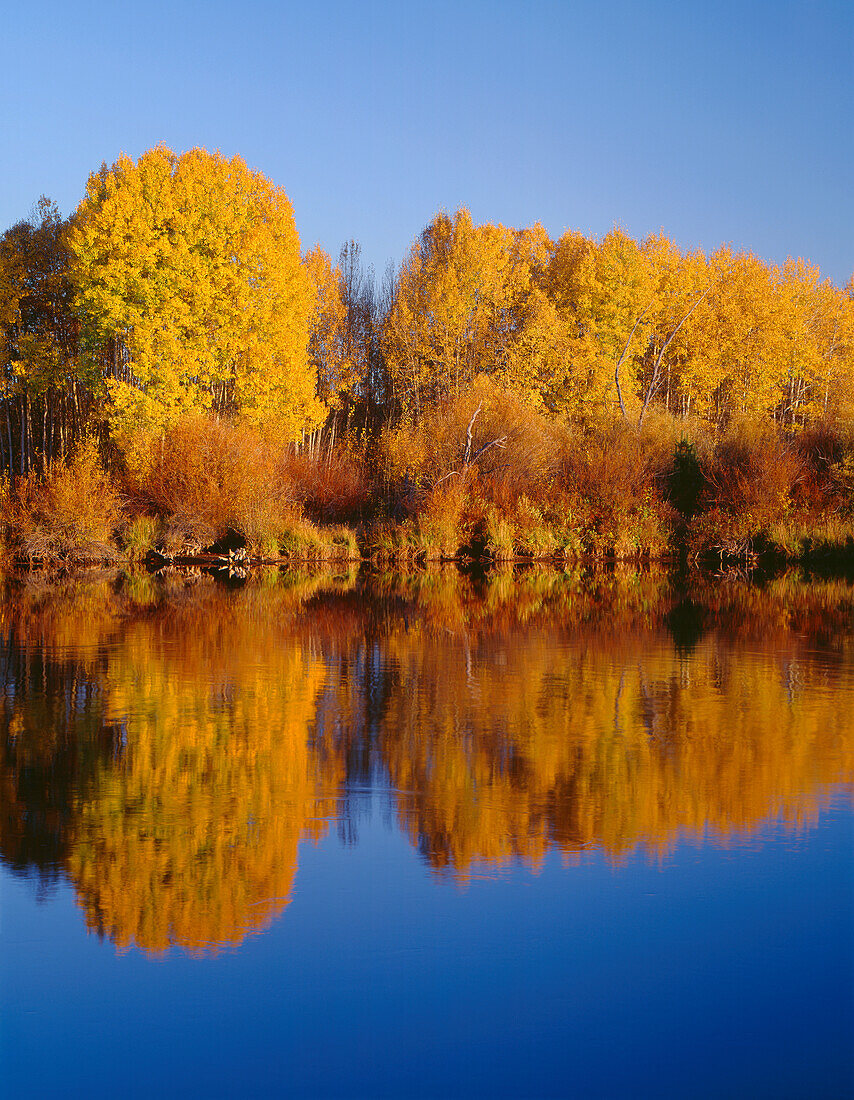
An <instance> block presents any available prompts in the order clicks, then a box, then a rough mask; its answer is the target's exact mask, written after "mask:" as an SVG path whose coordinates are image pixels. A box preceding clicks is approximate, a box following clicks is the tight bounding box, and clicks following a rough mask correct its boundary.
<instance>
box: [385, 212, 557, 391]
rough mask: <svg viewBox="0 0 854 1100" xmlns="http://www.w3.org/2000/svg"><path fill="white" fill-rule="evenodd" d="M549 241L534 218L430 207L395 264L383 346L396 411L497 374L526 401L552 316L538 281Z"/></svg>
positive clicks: (540, 368)
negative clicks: (488, 219) (519, 220)
mask: <svg viewBox="0 0 854 1100" xmlns="http://www.w3.org/2000/svg"><path fill="white" fill-rule="evenodd" d="M549 249H550V242H549V241H548V238H547V237H546V235H545V233H544V231H543V230H542V229H541V227H539V226H535V227H534V228H533V229H529V230H523V231H517V230H513V229H508V228H505V227H504V226H501V225H481V226H475V225H474V223H473V222H472V218H471V215H470V214H469V212H468V211H467V210H458V211H457V212H456V213H455V214H454V215H453V216H450V215H448V214H437V215H436V217H435V218H434V219H433V220H432V222H431V223H430V224H429V225H428V226H427V228H426V229H425V230H424V232H423V233H422V234H421V236H420V237H419V239H418V240H417V241H416V242H415V244H414V245H413V247H412V249H411V251H410V254H409V256H408V257H407V259H406V261H405V263H404V264H403V267H402V268H401V271H400V275H399V278H398V283H397V288H396V293H395V297H394V301H393V302H392V304H391V308H390V309H389V312H388V315H387V317H386V322H385V327H384V332H383V352H384V355H385V361H386V364H387V367H388V370H389V373H390V375H391V378H392V380H393V383H394V387H395V397H396V399H397V401H398V403H399V404H400V405H401V406H402V408H403V409H404V410H405V411H411V412H417V411H418V410H419V409H421V408H422V407H424V406H425V405H429V404H431V403H434V402H436V401H438V400H441V399H442V398H443V397H445V396H447V395H449V394H451V393H453V392H454V391H455V390H457V389H458V388H459V387H460V386H465V385H469V384H470V383H471V382H472V380H473V379H474V378H475V377H476V376H477V375H478V374H490V375H494V376H496V377H497V378H498V379H499V380H501V381H502V382H503V383H505V384H506V385H509V386H510V387H511V388H514V389H517V390H519V391H520V392H522V393H523V394H525V395H526V396H529V397H530V398H532V399H534V400H538V399H539V395H540V390H541V389H542V387H543V385H544V384H548V383H550V378H549V368H550V364H551V363H552V361H553V360H554V358H555V357H554V355H553V349H552V344H551V341H552V340H553V339H554V337H555V336H556V329H557V316H556V314H555V312H554V309H553V307H552V305H551V303H550V302H549V301H548V299H547V298H546V295H545V294H544V293H543V292H542V290H541V289H540V288H539V287H538V285H537V278H536V276H537V273H538V270H539V269H540V268H541V267H542V266H544V265H545V263H546V262H547V257H548V251H549Z"/></svg>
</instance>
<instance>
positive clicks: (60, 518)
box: [4, 437, 121, 561]
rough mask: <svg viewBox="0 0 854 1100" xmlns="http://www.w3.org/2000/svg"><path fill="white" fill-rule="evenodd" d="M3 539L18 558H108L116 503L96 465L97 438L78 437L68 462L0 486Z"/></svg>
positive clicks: (116, 519) (98, 463)
mask: <svg viewBox="0 0 854 1100" xmlns="http://www.w3.org/2000/svg"><path fill="white" fill-rule="evenodd" d="M4 494H5V508H4V512H5V514H6V524H5V526H6V531H7V533H6V539H7V540H8V542H9V543H10V544H11V546H12V548H13V549H14V551H15V552H16V553H17V555H18V556H19V557H22V558H28V559H29V560H31V561H33V560H38V561H56V560H62V559H70V560H75V561H107V560H112V559H113V558H115V557H116V552H115V549H114V547H113V546H112V545H111V540H112V538H113V535H114V534H115V531H116V528H117V527H118V525H119V521H120V517H121V502H120V500H119V497H118V495H117V493H116V491H115V489H114V488H113V485H112V482H111V481H110V480H109V479H108V477H107V475H106V474H105V472H104V469H103V467H102V465H101V461H100V457H99V454H98V444H97V441H96V440H95V439H94V438H92V437H89V438H86V439H83V440H82V441H81V442H80V444H79V445H78V447H77V449H76V450H75V452H74V453H73V455H72V456H71V457H70V458H69V459H68V460H67V461H62V460H57V461H55V462H52V463H50V464H49V465H48V466H47V468H46V469H45V471H44V473H41V474H39V473H35V472H34V473H31V474H28V475H27V476H25V477H22V478H19V479H18V480H17V481H16V482H15V483H14V484H13V485H12V486H11V487H7V488H6V489H5V490H4Z"/></svg>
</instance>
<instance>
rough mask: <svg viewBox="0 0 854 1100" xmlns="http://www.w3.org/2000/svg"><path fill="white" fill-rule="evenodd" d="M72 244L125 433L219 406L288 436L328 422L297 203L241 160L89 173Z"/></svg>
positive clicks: (87, 315) (167, 161) (153, 161)
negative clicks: (313, 348)
mask: <svg viewBox="0 0 854 1100" xmlns="http://www.w3.org/2000/svg"><path fill="white" fill-rule="evenodd" d="M70 246H71V250H72V253H73V256H74V263H73V272H72V273H73V277H74V280H75V283H76V287H77V303H78V309H79V311H80V314H81V317H82V319H83V324H84V330H85V335H86V338H87V340H88V341H89V344H90V345H92V346H94V348H95V350H96V351H97V352H98V353H99V354H100V356H101V359H102V361H103V363H104V369H105V374H106V378H107V387H108V390H109V394H110V401H111V418H112V423H113V426H114V430H115V432H116V433H117V437H118V438H119V439H122V438H124V437H125V436H126V435H127V434H128V433H129V432H133V433H135V432H138V431H139V430H144V431H147V432H150V433H154V434H156V433H159V432H161V431H162V430H163V429H164V428H165V427H167V426H168V425H169V424H171V423H173V422H174V421H175V420H176V419H178V418H179V417H180V416H181V415H183V414H186V413H188V412H198V411H202V410H209V409H212V410H214V411H216V412H218V413H223V412H228V411H232V410H235V411H238V412H239V413H241V414H242V415H243V416H245V417H247V418H249V419H251V420H253V421H257V422H261V423H275V424H276V425H277V427H278V429H279V430H280V431H281V432H282V433H283V434H284V435H285V436H286V437H287V438H290V439H296V438H299V436H300V433H301V432H302V431H303V430H304V429H305V428H306V427H307V426H312V425H314V424H316V423H317V422H318V421H319V419H321V418H322V415H323V409H322V406H321V405H320V403H319V402H318V400H317V398H316V395H315V378H314V374H313V371H312V369H311V366H310V364H309V362H308V357H307V342H308V322H309V316H310V313H311V309H312V302H311V298H312V291H311V287H310V284H309V279H308V276H307V274H306V271H305V269H304V267H303V266H302V264H301V263H300V255H299V239H298V237H297V232H296V228H295V226H294V219H293V211H292V209H291V204H290V202H289V201H288V199H287V197H286V195H285V193H284V192H283V191H282V190H281V189H280V188H278V187H275V186H274V185H273V184H272V183H271V182H270V181H269V180H267V179H266V178H265V177H264V176H262V175H261V174H260V173H259V172H251V171H250V170H249V169H248V168H247V167H246V165H245V163H244V162H243V161H242V160H241V159H240V158H239V157H234V158H232V159H230V160H229V159H227V158H225V157H223V156H222V155H221V154H219V153H213V154H209V153H207V152H206V151H205V150H203V149H192V150H190V151H189V152H187V153H183V154H182V155H180V156H178V155H176V154H175V153H173V152H171V151H170V150H169V149H167V148H165V146H162V145H161V146H157V147H156V148H154V149H150V150H149V151H148V152H146V153H144V154H143V155H142V156H141V157H140V158H139V160H138V161H136V162H134V161H132V160H131V159H130V158H129V157H127V156H122V157H120V158H119V159H118V160H117V161H116V163H115V164H114V165H113V166H112V168H110V169H107V168H106V166H104V167H102V169H101V171H100V172H98V173H94V174H93V175H92V176H90V178H89V183H88V186H87V189H86V197H85V199H84V200H83V202H82V203H81V204H80V206H79V208H78V210H77V213H76V215H75V218H74V228H73V231H72V235H71V240H70Z"/></svg>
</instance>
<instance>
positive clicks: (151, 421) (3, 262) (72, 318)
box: [0, 146, 854, 475]
mask: <svg viewBox="0 0 854 1100" xmlns="http://www.w3.org/2000/svg"><path fill="white" fill-rule="evenodd" d="M852 368H854V282H852V281H849V283H848V284H847V285H846V286H845V287H843V288H840V287H837V286H835V285H834V284H833V283H832V282H831V281H830V280H828V279H822V277H821V274H820V272H819V269H818V268H817V267H816V266H814V265H812V264H810V263H808V262H806V261H804V260H789V261H787V262H786V263H785V264H782V265H775V264H769V263H766V262H764V261H762V260H761V259H759V258H758V257H756V256H754V255H753V254H751V253H749V252H744V251H737V250H734V249H733V248H731V247H729V246H722V247H721V248H719V249H717V250H716V251H714V252H712V253H710V254H706V253H704V252H703V251H701V250H695V251H685V250H683V249H681V248H679V247H678V245H677V244H676V243H674V242H673V241H672V240H670V239H669V238H668V237H667V236H666V235H665V234H664V233H663V232H661V233H656V234H652V235H650V236H649V237H647V238H645V239H644V240H641V241H638V240H635V239H633V238H632V237H631V236H630V235H629V234H627V233H626V232H625V231H624V230H622V229H620V228H615V229H612V230H611V231H610V232H608V233H607V234H605V235H604V236H603V237H602V238H601V239H593V238H591V237H588V236H585V235H584V234H582V233H579V232H576V231H568V232H566V233H564V234H563V235H562V236H561V237H560V238H558V239H556V240H555V239H553V238H551V237H550V236H549V235H548V233H546V231H545V230H544V229H543V227H542V226H540V225H535V226H532V227H528V228H524V229H512V228H507V227H504V226H501V225H491V224H486V225H476V224H475V223H474V222H473V220H472V218H471V215H470V214H469V213H468V211H466V210H458V211H456V212H455V213H453V214H449V213H444V212H441V213H438V214H436V215H435V216H434V217H433V218H432V220H431V221H430V222H429V224H428V225H427V226H426V228H425V229H424V230H423V231H422V232H421V234H420V235H419V236H418V237H417V239H416V240H415V242H414V243H413V245H412V247H411V249H410V251H409V253H408V255H407V256H406V257H405V258H404V260H403V262H402V263H401V264H400V265H399V266H398V267H397V268H396V269H392V270H391V271H389V272H388V273H387V275H386V277H385V279H384V280H383V283H382V286H381V287H377V286H376V284H375V281H374V278H373V275H372V273H371V272H369V271H366V270H365V268H364V266H363V264H362V263H361V257H360V250H359V246H358V245H357V244H356V243H355V242H349V243H347V244H346V245H345V246H344V248H343V249H342V251H341V254H340V256H339V257H338V259H337V261H335V260H333V259H332V258H331V257H330V256H329V255H328V254H327V253H325V252H324V251H323V249H321V248H320V247H319V246H318V247H315V248H313V249H311V250H309V251H307V252H304V253H303V252H301V246H300V241H299V238H298V235H297V231H296V227H295V223H294V216H293V210H292V208H291V204H290V202H289V201H288V199H287V196H286V195H285V193H284V191H283V190H282V189H281V188H279V187H277V186H276V185H274V184H273V183H272V182H270V181H269V180H267V179H266V178H265V177H264V176H263V175H262V174H261V173H259V172H257V171H251V170H249V169H248V168H247V166H246V164H245V163H244V162H243V161H242V160H241V159H240V158H239V157H234V158H230V159H229V158H226V157H224V156H222V155H221V154H219V153H214V154H209V153H207V152H205V151H204V150H202V149H193V150H190V151H189V152H186V153H184V154H181V155H177V154H175V153H173V152H172V151H170V150H169V149H167V148H165V147H164V146H158V147H156V148H154V149H151V150H149V151H148V152H146V153H144V154H143V155H142V156H140V157H139V159H138V160H136V161H134V160H132V159H131V158H129V157H126V156H122V157H120V158H119V159H118V160H117V161H116V162H115V164H113V165H112V167H107V166H106V165H102V167H101V169H100V170H99V171H98V172H95V173H93V174H92V175H91V176H90V178H89V181H88V184H87V187H86V193H85V195H84V198H83V199H82V201H81V202H80V204H79V206H78V207H77V209H76V210H75V211H74V213H73V214H72V215H71V216H70V217H68V218H65V219H64V218H62V217H61V216H60V214H59V212H58V210H57V208H56V206H55V205H54V204H53V203H51V202H50V201H49V200H47V199H44V198H43V199H41V200H39V203H38V205H37V207H36V208H35V211H34V213H33V215H32V217H31V218H30V219H29V220H28V221H24V222H20V223H18V224H16V225H14V226H12V227H11V228H10V229H8V230H7V231H6V232H5V233H4V234H3V236H2V238H0V471H5V472H6V473H7V474H9V475H24V474H27V473H28V472H30V471H32V470H33V469H38V468H39V467H40V466H41V465H43V464H46V463H50V462H51V461H53V460H55V459H58V458H62V457H64V456H67V455H68V454H69V452H70V450H71V449H72V448H73V446H74V444H75V442H76V441H77V440H78V439H80V438H81V436H84V435H88V434H92V433H93V432H94V433H97V434H98V435H99V436H100V438H101V440H102V442H103V443H104V444H105V445H107V446H110V447H114V448H116V449H117V451H118V453H119V454H120V455H121V456H122V458H123V460H124V461H125V462H127V463H129V464H131V465H133V464H135V463H136V464H144V463H145V461H146V456H148V457H149V458H150V455H151V453H152V448H156V446H157V444H158V441H160V442H161V443H162V440H163V438H164V435H165V433H166V432H167V431H168V430H169V429H170V428H171V427H172V426H174V425H175V424H176V423H177V422H178V421H180V420H181V418H182V417H185V416H186V415H188V414H193V415H203V416H205V417H210V418H214V419H219V420H221V419H236V420H242V421H246V422H249V423H251V424H252V425H254V426H256V427H257V428H258V429H259V430H260V431H261V432H263V433H264V434H265V436H266V437H267V438H268V439H270V440H271V441H272V442H275V443H276V444H280V445H293V446H294V447H296V448H297V449H300V448H302V449H305V448H308V449H316V448H318V447H320V446H321V441H322V444H323V446H325V447H329V448H330V449H332V448H334V447H335V445H336V441H337V440H340V439H341V438H342V437H345V438H346V437H347V435H348V434H349V433H352V432H354V431H360V432H364V431H368V432H374V433H376V432H377V431H378V430H379V429H380V428H382V427H383V426H385V425H388V424H394V425H400V424H407V423H408V424H416V423H417V422H418V421H419V420H420V419H421V418H423V417H424V416H425V415H426V414H428V413H430V412H431V411H432V410H435V409H437V408H441V407H442V405H443V403H444V402H446V401H448V400H452V399H453V398H454V397H455V395H457V394H459V393H460V392H464V391H466V390H468V389H470V388H471V386H472V385H473V384H474V383H475V382H476V380H478V379H479V378H481V377H482V376H486V377H488V378H490V379H491V380H492V382H494V384H495V385H497V386H498V387H500V388H502V389H504V390H507V391H510V392H512V393H513V394H515V395H516V396H517V397H518V398H519V399H521V400H522V401H524V402H525V403H526V404H528V405H530V406H531V407H532V408H533V409H535V410H537V411H539V412H540V413H542V414H544V415H546V416H548V417H549V418H553V419H554V420H557V421H560V422H562V423H566V424H569V425H574V426H581V427H583V428H585V429H589V428H591V427H596V426H601V425H602V424H606V425H607V424H609V423H612V422H615V421H616V422H620V423H624V424H627V425H630V426H631V427H633V428H635V429H641V430H642V429H643V426H644V424H645V422H646V421H647V420H648V418H649V417H650V415H651V414H652V413H653V412H664V413H666V414H668V415H670V416H672V417H675V418H682V419H687V418H691V417H694V418H700V419H701V420H703V421H705V422H707V423H708V424H710V425H712V426H713V427H716V428H720V427H722V426H725V425H726V424H727V423H729V422H730V421H731V420H732V419H733V418H735V417H748V418H753V419H755V420H757V421H763V422H771V423H773V424H776V425H778V426H779V427H781V428H784V429H786V430H797V429H800V428H802V427H804V426H806V425H809V424H810V423H811V422H813V421H816V420H820V419H827V418H837V419H839V418H842V419H849V418H850V417H851V415H852V412H854V369H852Z"/></svg>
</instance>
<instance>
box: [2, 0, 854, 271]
mask: <svg viewBox="0 0 854 1100" xmlns="http://www.w3.org/2000/svg"><path fill="white" fill-rule="evenodd" d="M0 28H1V29H0V42H2V63H0V128H2V132H0V149H2V159H0V228H5V227H6V226H8V225H10V224H12V223H13V222H14V221H17V220H18V219H20V218H22V217H25V216H26V215H27V214H28V213H29V211H30V209H31V207H32V205H33V202H34V200H35V199H37V198H38V196H39V195H40V194H42V193H44V194H47V195H49V196H50V197H51V198H54V199H55V200H56V201H57V202H58V203H59V206H60V208H61V209H62V211H63V212H64V213H67V212H70V211H71V210H72V209H73V208H74V206H75V205H76V203H77V202H78V201H79V199H80V197H81V195H82V192H83V188H84V185H85V181H86V177H87V175H88V173H89V172H90V171H92V170H94V169H96V168H97V167H98V166H99V165H100V163H101V161H103V160H106V161H107V162H110V163H111V162H112V161H113V160H114V159H115V157H116V156H117V155H118V154H119V152H121V151H125V152H127V153H129V154H130V155H132V156H137V155H138V154H139V153H141V152H142V151H143V150H144V149H146V148H148V147H149V146H151V145H154V144H156V143H157V142H158V141H164V142H166V143H167V144H168V145H169V146H171V147H172V148H174V149H176V150H179V151H180V150H184V149H187V148H190V147H192V146H194V145H202V146H205V147H206V148H208V149H220V150H222V152H224V153H226V154H228V155H231V154H234V153H239V154H241V155H242V156H243V157H244V158H245V159H246V160H247V161H248V163H249V164H250V166H252V167H254V168H258V169H260V170H261V171H263V172H264V173H266V174H267V175H268V176H270V177H271V178H272V179H273V180H275V182H276V183H278V184H280V185H281V186H283V187H284V188H285V190H286V191H287V193H288V195H289V196H290V198H291V200H292V202H293V204H294V209H295V213H296V218H297V225H298V227H299V230H300V235H301V238H302V242H303V246H304V247H308V246H310V245H311V244H313V243H314V242H316V241H319V242H320V243H321V244H323V246H324V247H325V248H327V249H328V250H330V251H332V252H333V253H337V250H338V247H339V246H340V244H341V242H342V241H344V240H345V239H346V238H348V237H354V238H355V239H356V240H358V241H360V242H361V244H362V247H363V251H364V255H365V257H366V259H367V260H368V261H369V262H372V263H373V264H374V266H375V267H376V268H377V271H378V274H381V272H382V269H383V267H384V266H385V263H386V261H387V260H388V259H394V260H395V261H399V260H400V259H402V258H403V256H404V254H405V252H406V249H407V248H408V246H409V244H410V242H411V241H412V239H413V238H414V237H415V235H416V234H417V233H418V232H419V231H420V229H421V228H422V227H423V226H424V224H425V223H426V222H427V221H428V220H429V219H430V217H431V216H432V214H433V213H434V212H435V211H436V210H437V209H439V208H442V207H443V208H445V209H448V210H452V209H455V208H456V207H457V206H459V205H466V206H468V207H469V209H470V210H471V211H472V214H473V216H474V218H475V219H476V220H478V221H485V220H490V221H500V222H503V223H504V224H506V225H527V224H530V223H532V222H534V221H541V222H542V223H543V224H544V225H545V227H546V228H547V229H548V230H549V231H550V232H551V233H553V234H558V233H560V232H562V231H563V230H564V229H565V228H577V229H581V230H583V231H585V232H588V233H592V234H597V235H598V234H601V233H604V232H606V231H607V230H608V229H609V228H610V227H611V226H612V225H613V224H614V223H620V224H621V225H622V226H623V227H624V228H625V229H626V230H627V231H628V232H630V233H632V234H633V235H636V236H643V235H644V234H646V233H648V232H649V231H651V230H655V229H658V228H660V227H661V228H664V230H665V231H666V232H668V233H669V234H670V235H671V236H673V237H675V238H676V240H678V241H679V243H680V244H682V245H683V246H692V247H693V246H696V245H702V246H703V247H705V248H714V247H716V246H717V245H718V244H720V243H721V242H722V241H727V242H730V243H732V244H734V245H736V246H739V247H744V248H750V249H752V250H753V251H754V252H756V253H758V254H759V255H760V256H763V257H765V258H766V259H770V260H774V261H781V260H783V259H785V257H786V256H787V255H799V256H807V257H810V258H811V259H813V260H814V261H815V262H817V263H818V264H820V265H821V268H822V271H823V272H824V273H825V274H826V275H829V276H831V277H832V278H833V279H834V280H835V281H836V282H837V283H844V282H845V281H846V280H847V279H848V277H849V275H850V274H851V273H852V270H854V202H852V200H853V199H854V110H852V108H854V93H852V88H854V78H852V72H854V0H836V2H831V0H792V2H788V0H774V2H771V0H646V2H644V0H636V2H620V0H599V2H589V3H588V2H580V3H576V2H573V0H564V2H546V0H543V2H536V0H535V2H530V3H524V2H521V0H516V2H509V0H485V2H481V0H456V2H444V0H436V2H432V3H420V2H407V0H399V2H398V3H386V2H380V3H371V2H370V0H361V2H352V3H345V2H343V0H342V2H327V3H324V2H323V0H317V2H315V3H305V4H301V3H300V4H297V3H288V2H274V0H230V2H225V0H197V2H190V0H169V2H163V0H145V2H143V0H139V2H136V3H125V2H122V0H93V2H87V0H77V2H74V3H71V2H68V0H63V2H60V3H57V2H49V3H39V2H38V0H30V3H23V2H18V3H12V2H10V3H7V4H5V5H4V10H3V13H2V18H1V19H0Z"/></svg>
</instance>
